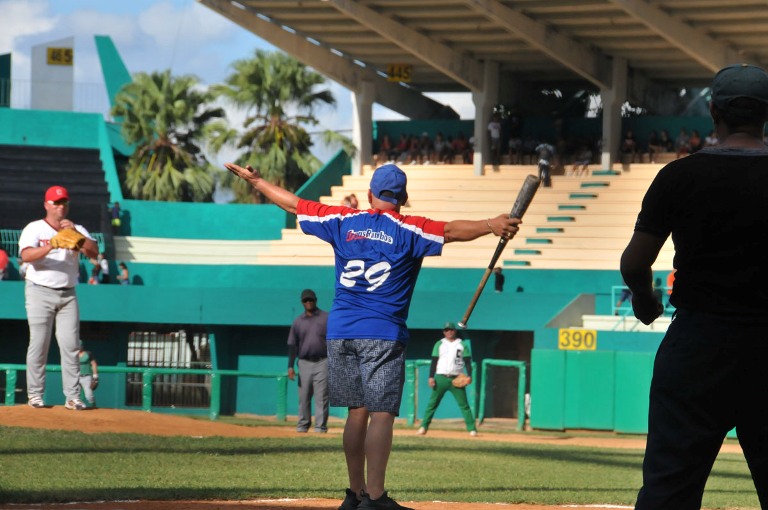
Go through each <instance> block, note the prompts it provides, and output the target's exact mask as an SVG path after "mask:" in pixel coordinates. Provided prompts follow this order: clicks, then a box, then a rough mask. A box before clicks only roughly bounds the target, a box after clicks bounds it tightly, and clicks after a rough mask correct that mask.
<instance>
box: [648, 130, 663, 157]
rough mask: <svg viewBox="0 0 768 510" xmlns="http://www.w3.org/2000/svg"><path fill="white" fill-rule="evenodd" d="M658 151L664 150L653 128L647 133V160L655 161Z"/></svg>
mask: <svg viewBox="0 0 768 510" xmlns="http://www.w3.org/2000/svg"><path fill="white" fill-rule="evenodd" d="M660 152H664V147H662V145H661V140H660V139H659V134H658V133H657V132H656V130H655V129H654V130H653V131H651V133H650V134H649V135H648V161H649V162H650V163H656V159H657V157H658V154H659V153H660Z"/></svg>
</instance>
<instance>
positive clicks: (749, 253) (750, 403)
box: [621, 65, 768, 510]
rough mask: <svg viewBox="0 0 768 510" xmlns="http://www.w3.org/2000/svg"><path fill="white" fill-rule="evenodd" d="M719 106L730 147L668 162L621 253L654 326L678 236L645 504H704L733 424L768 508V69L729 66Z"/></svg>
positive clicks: (654, 385)
mask: <svg viewBox="0 0 768 510" xmlns="http://www.w3.org/2000/svg"><path fill="white" fill-rule="evenodd" d="M710 114H711V116H712V120H713V122H714V125H715V129H716V131H717V135H718V137H719V139H720V140H721V142H720V145H718V146H715V147H706V148H704V149H702V150H700V151H698V152H696V153H695V154H691V155H690V156H688V157H686V158H682V159H678V160H676V161H673V162H672V163H670V164H668V165H667V166H665V167H664V168H662V169H661V171H660V172H659V173H658V175H657V176H656V178H655V179H654V181H653V183H652V184H651V186H650V188H649V189H648V192H647V193H646V195H645V198H644V199H643V204H642V208H641V211H640V214H639V215H638V218H637V223H636V225H635V232H634V235H633V237H632V239H631V240H630V242H629V245H628V246H627V248H626V250H625V251H624V254H623V256H622V258H621V272H622V275H623V277H624V281H625V282H626V284H627V285H628V286H629V288H630V289H631V290H632V294H633V299H632V308H633V309H634V312H635V316H636V317H637V318H638V319H640V320H641V321H642V322H643V323H645V324H650V323H652V322H653V321H654V320H655V319H656V318H657V317H658V316H659V315H660V314H661V313H662V312H663V305H662V303H661V301H660V299H659V297H658V296H657V295H656V294H654V291H653V273H652V270H651V266H652V264H653V263H654V261H655V260H656V257H657V255H658V254H659V251H660V250H661V247H662V246H663V244H664V242H665V241H666V239H667V237H668V236H669V235H670V234H671V235H672V239H673V241H674V244H675V259H674V264H675V268H676V269H677V271H676V273H675V286H674V289H673V290H672V296H671V298H670V303H671V304H672V305H674V306H675V308H676V309H677V311H676V312H675V316H674V320H673V322H672V324H671V325H670V327H669V330H668V331H667V334H666V336H665V337H664V340H663V341H662V343H661V345H660V346H659V350H658V353H657V354H656V360H655V364H654V370H653V380H652V382H651V393H650V407H649V413H648V441H647V446H646V451H645V460H644V462H643V487H642V489H641V490H640V493H639V495H638V499H637V504H636V507H635V508H637V509H641V510H645V509H654V510H666V509H669V510H673V509H674V510H687V509H698V508H700V507H701V502H702V497H703V493H704V486H705V484H706V481H707V478H708V476H709V472H710V470H711V468H712V464H713V463H714V461H715V458H716V457H717V454H718V451H719V450H720V446H721V445H722V442H723V439H724V438H725V436H726V434H727V433H728V431H729V430H731V429H732V428H734V427H735V428H736V432H737V434H738V436H739V442H740V443H741V447H742V449H743V451H744V456H745V457H746V459H747V463H748V465H749V468H750V471H751V472H752V479H753V480H754V483H755V487H756V488H757V494H758V497H759V499H760V504H761V506H762V508H768V406H767V405H766V404H765V396H766V395H768V378H767V377H766V376H765V374H764V372H765V368H764V363H765V360H766V359H768V339H767V338H764V336H765V331H766V326H768V264H766V263H765V260H764V259H765V256H766V253H768V241H767V239H768V238H767V237H766V232H768V215H766V214H765V206H766V203H768V148H766V146H765V145H763V128H764V125H765V122H766V120H768V74H767V73H766V72H765V71H764V70H763V69H761V68H759V67H755V66H750V65H732V66H729V67H726V68H724V69H722V70H720V72H718V73H717V75H715V78H714V81H713V83H712V102H711V104H710Z"/></svg>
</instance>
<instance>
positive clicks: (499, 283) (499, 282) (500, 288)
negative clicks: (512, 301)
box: [493, 266, 505, 292]
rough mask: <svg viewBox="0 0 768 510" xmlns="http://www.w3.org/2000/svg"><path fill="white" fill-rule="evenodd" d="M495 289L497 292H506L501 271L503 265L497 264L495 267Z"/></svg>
mask: <svg viewBox="0 0 768 510" xmlns="http://www.w3.org/2000/svg"><path fill="white" fill-rule="evenodd" d="M493 276H494V279H493V290H495V291H496V292H504V280H505V278H504V275H503V274H502V273H501V267H500V266H496V267H494V268H493Z"/></svg>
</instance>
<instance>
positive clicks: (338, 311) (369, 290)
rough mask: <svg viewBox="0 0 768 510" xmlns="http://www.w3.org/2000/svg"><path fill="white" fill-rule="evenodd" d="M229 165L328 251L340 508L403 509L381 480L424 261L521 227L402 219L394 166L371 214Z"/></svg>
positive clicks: (498, 220) (493, 221) (372, 195)
mask: <svg viewBox="0 0 768 510" xmlns="http://www.w3.org/2000/svg"><path fill="white" fill-rule="evenodd" d="M225 166H226V168H227V169H228V170H229V171H231V172H232V173H234V174H235V175H237V176H239V177H241V178H243V179H244V180H246V181H247V182H249V183H250V184H251V185H252V186H253V187H254V188H256V189H257V190H258V191H259V192H261V193H262V194H264V195H265V196H266V197H267V198H268V199H270V200H271V201H273V202H274V203H275V204H277V205H278V206H280V207H281V208H282V209H284V210H286V211H288V212H290V213H295V214H296V215H297V218H298V222H299V226H300V227H301V229H302V230H303V231H304V232H305V233H307V234H311V235H314V236H317V237H319V238H320V239H322V240H324V241H326V242H328V243H329V244H330V245H331V246H332V247H333V251H334V254H335V259H336V283H335V299H334V302H333V306H332V307H331V311H330V315H329V318H328V332H327V339H328V361H329V391H330V399H331V405H332V406H340V407H347V408H349V416H348V418H347V422H346V424H345V427H344V438H343V443H344V453H345V456H346V461H347V471H348V475H349V488H348V489H347V491H346V498H345V499H344V501H343V503H342V504H341V506H340V507H339V508H340V510H354V509H359V510H370V509H406V507H403V506H401V505H399V504H398V503H396V502H395V501H394V500H393V499H391V498H390V497H389V496H388V495H387V492H386V490H385V489H384V479H385V474H386V468H387V462H388V460H389V454H390V451H391V449H392V426H393V424H394V420H395V417H396V416H397V414H398V412H399V409H400V399H401V396H402V391H403V384H404V381H405V350H406V345H407V343H408V337H409V336H408V328H407V326H406V319H407V318H408V307H409V306H410V303H411V297H412V295H413V290H414V286H415V283H416V278H417V276H418V274H419V270H420V269H421V263H422V260H423V258H424V257H427V256H434V255H440V254H441V252H442V249H443V245H444V244H445V243H449V242H453V241H471V240H473V239H477V238H478V237H481V236H484V235H486V234H490V233H494V234H496V235H499V236H505V237H507V238H511V237H513V236H514V235H515V233H517V230H518V225H519V223H520V220H519V219H516V218H513V219H510V218H509V215H508V214H500V215H499V216H496V217H495V218H489V219H487V220H486V219H483V220H478V221H472V220H455V221H450V222H442V221H434V220H430V219H428V218H423V217H419V216H405V215H402V214H400V207H402V205H403V204H404V203H405V202H406V201H407V200H408V193H407V190H406V184H407V182H406V175H405V173H404V172H403V171H402V170H401V169H400V168H398V167H397V166H395V165H392V164H388V165H384V166H382V167H380V168H378V169H377V170H376V171H375V172H374V174H373V177H372V178H371V184H370V189H369V191H368V201H369V203H370V205H371V208H370V209H367V210H357V209H352V208H349V207H345V206H329V205H324V204H321V203H318V202H313V201H310V200H303V199H300V198H299V197H297V196H296V195H294V194H293V193H291V192H289V191H287V190H284V189H282V188H280V187H278V186H276V185H274V184H271V183H269V182H267V181H266V180H264V179H262V178H261V176H260V174H259V172H258V171H256V170H253V169H252V168H251V167H247V168H242V167H240V166H238V165H234V164H231V163H227V164H226V165H225ZM406 510H407V509H406Z"/></svg>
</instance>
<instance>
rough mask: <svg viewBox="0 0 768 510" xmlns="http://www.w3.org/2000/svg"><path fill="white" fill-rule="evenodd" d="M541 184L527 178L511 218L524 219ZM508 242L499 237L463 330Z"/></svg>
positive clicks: (473, 297)
mask: <svg viewBox="0 0 768 510" xmlns="http://www.w3.org/2000/svg"><path fill="white" fill-rule="evenodd" d="M539 184H541V180H540V179H539V178H538V177H536V176H535V175H529V176H528V177H526V178H525V181H524V182H523V187H522V188H520V192H519V193H518V194H517V199H515V203H514V205H513V206H512V212H510V213H509V217H510V218H520V219H522V217H523V215H524V214H525V211H527V210H528V206H529V205H531V201H532V200H533V196H534V195H535V194H536V190H538V189H539ZM508 242H509V239H507V238H506V237H504V236H501V237H499V244H497V245H496V251H494V252H493V256H492V257H491V262H490V263H489V264H488V268H487V269H486V270H485V273H483V277H482V278H481V279H480V284H479V285H478V286H477V290H475V295H474V296H472V301H470V303H469V306H468V307H467V311H466V312H464V317H462V318H461V320H460V321H459V323H458V326H459V327H460V328H461V329H466V327H467V322H469V316H470V315H472V311H473V310H474V309H475V305H476V304H477V300H478V299H480V294H482V293H483V289H484V288H485V284H486V282H488V278H490V276H491V273H492V272H493V268H494V267H495V266H496V262H498V261H499V257H501V252H503V251H504V248H505V247H506V246H507V243H508Z"/></svg>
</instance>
